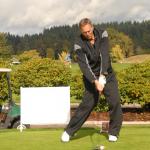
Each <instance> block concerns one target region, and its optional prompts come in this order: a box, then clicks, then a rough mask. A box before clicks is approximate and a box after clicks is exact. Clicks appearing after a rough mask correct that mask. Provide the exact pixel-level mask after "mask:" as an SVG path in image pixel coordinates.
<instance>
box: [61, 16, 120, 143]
mask: <svg viewBox="0 0 150 150" xmlns="http://www.w3.org/2000/svg"><path fill="white" fill-rule="evenodd" d="M79 28H80V31H81V35H80V36H79V37H78V39H77V41H76V42H75V45H74V51H75V54H76V55H77V60H78V64H79V66H80V69H81V71H82V73H83V83H84V86H85V91H84V95H83V100H82V102H81V104H80V105H79V107H78V108H77V110H76V112H75V114H74V116H73V117H72V118H71V120H70V122H69V124H68V125H67V127H66V128H65V131H64V132H63V134H62V136H61V140H62V141H63V142H69V140H70V138H71V136H73V135H74V133H76V132H77V131H78V130H79V129H80V128H81V126H82V125H83V123H84V122H85V121H86V119H87V118H88V116H89V115H90V113H91V111H92V110H93V108H94V107H95V106H96V105H97V102H98V100H99V96H100V95H101V93H102V92H103V94H104V96H105V98H106V100H107V102H108V105H109V115H110V121H109V131H108V140H109V141H111V142H115V141H117V139H118V135H119V132H120V129H121V125H122V110H121V105H120V97H119V92H118V85H117V80H116V77H115V74H114V72H113V69H112V66H111V61H110V57H109V46H108V33H107V31H106V30H101V29H100V30H97V29H96V28H95V27H94V26H93V24H92V22H91V20H90V19H88V18H84V19H82V20H81V21H80V23H79Z"/></svg>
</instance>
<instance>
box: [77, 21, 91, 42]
mask: <svg viewBox="0 0 150 150" xmlns="http://www.w3.org/2000/svg"><path fill="white" fill-rule="evenodd" d="M80 30H81V34H82V35H83V36H84V37H85V38H86V39H87V40H92V39H93V37H94V34H93V26H92V25H90V24H86V25H84V26H82V27H81V29H80Z"/></svg>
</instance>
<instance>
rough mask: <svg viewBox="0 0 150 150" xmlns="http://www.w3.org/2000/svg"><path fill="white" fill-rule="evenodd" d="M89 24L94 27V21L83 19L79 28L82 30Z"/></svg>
mask: <svg viewBox="0 0 150 150" xmlns="http://www.w3.org/2000/svg"><path fill="white" fill-rule="evenodd" d="M87 24H90V25H91V26H93V24H92V21H91V20H90V19H89V18H83V19H81V20H80V22H79V28H80V29H81V28H82V27H83V26H85V25H87Z"/></svg>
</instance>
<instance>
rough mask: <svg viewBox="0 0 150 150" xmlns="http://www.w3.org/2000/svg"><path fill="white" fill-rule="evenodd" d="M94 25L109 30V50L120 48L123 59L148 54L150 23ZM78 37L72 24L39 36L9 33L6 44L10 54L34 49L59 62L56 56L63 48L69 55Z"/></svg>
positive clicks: (149, 51) (149, 47)
mask: <svg viewBox="0 0 150 150" xmlns="http://www.w3.org/2000/svg"><path fill="white" fill-rule="evenodd" d="M95 26H96V27H97V28H105V29H107V30H108V32H109V37H110V46H111V48H113V47H116V45H119V46H120V48H121V49H122V52H123V56H124V57H129V56H131V55H136V54H140V53H150V42H149V39H150V21H143V22H130V21H129V22H121V23H118V22H111V23H102V24H96V25H95ZM77 35H79V28H78V25H77V24H75V25H72V26H68V25H65V26H54V27H52V28H49V29H44V30H43V32H42V33H39V34H33V35H27V34H25V35H24V36H18V35H11V34H9V33H8V34H6V40H7V43H8V45H11V46H12V52H11V53H12V54H20V53H22V52H23V51H26V50H31V49H37V50H38V51H39V53H40V54H41V56H42V57H52V58H55V59H58V58H59V56H58V54H60V53H61V52H62V50H63V49H65V50H67V51H68V52H69V53H70V51H71V50H72V49H73V43H74V40H75V38H76V37H77Z"/></svg>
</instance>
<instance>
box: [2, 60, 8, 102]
mask: <svg viewBox="0 0 150 150" xmlns="http://www.w3.org/2000/svg"><path fill="white" fill-rule="evenodd" d="M0 68H10V64H9V62H8V61H6V60H5V61H4V60H3V59H0ZM6 99H8V87H7V80H6V73H2V72H1V73H0V103H2V102H3V101H5V100H6Z"/></svg>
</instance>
